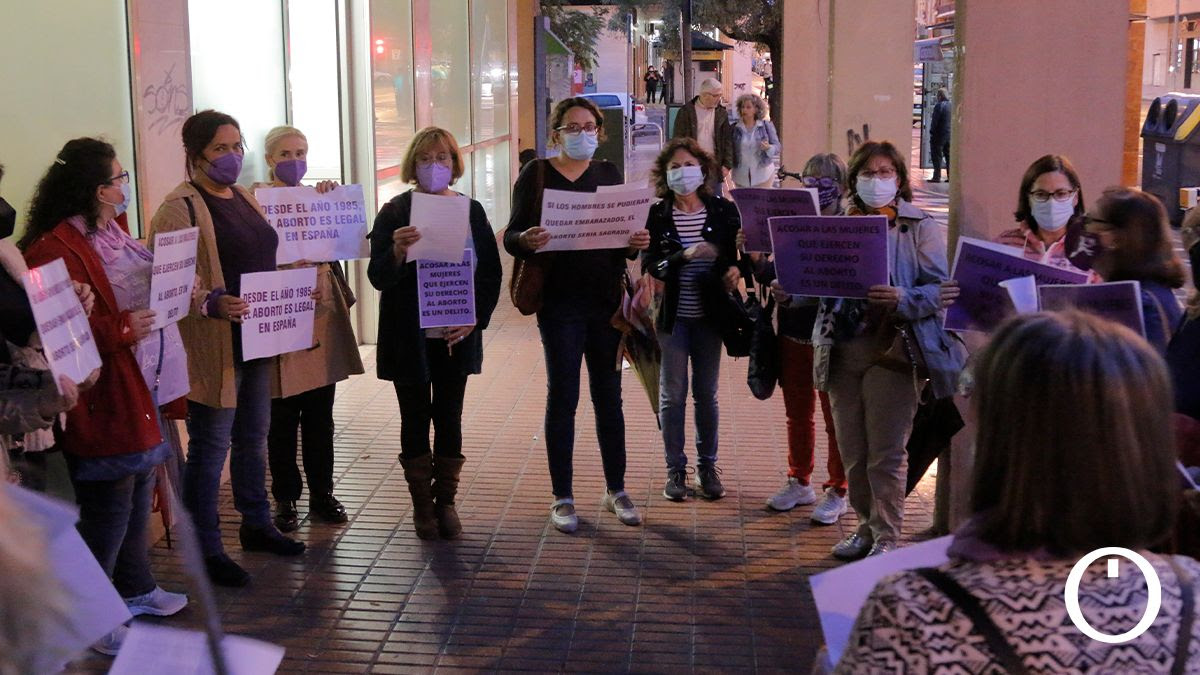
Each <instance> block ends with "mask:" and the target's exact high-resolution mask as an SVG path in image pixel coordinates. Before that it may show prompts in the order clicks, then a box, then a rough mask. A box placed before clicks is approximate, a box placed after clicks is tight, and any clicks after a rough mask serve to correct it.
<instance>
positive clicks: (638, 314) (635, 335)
mask: <svg viewBox="0 0 1200 675" xmlns="http://www.w3.org/2000/svg"><path fill="white" fill-rule="evenodd" d="M623 285H624V287H625V292H624V293H623V294H622V298H621V308H620V309H618V310H617V313H616V314H615V315H614V316H613V319H612V324H613V326H614V327H615V328H616V329H617V330H619V331H621V334H622V335H621V346H620V347H619V348H618V350H617V355H618V356H617V358H618V359H620V358H624V359H625V360H626V361H628V362H629V366H630V367H631V368H633V372H634V374H635V375H637V378H638V381H639V382H641V383H642V389H644V390H645V391H646V397H647V398H649V399H650V409H651V410H653V411H654V418H655V419H656V420H658V374H659V371H660V370H661V369H662V350H661V349H659V346H658V339H657V337H656V336H655V334H654V318H653V316H654V306H656V304H657V303H656V298H657V297H658V295H659V287H660V285H661V283H660V282H658V281H657V280H656V279H653V278H652V277H647V276H643V277H642V278H641V279H639V280H638V281H637V283H634V282H632V281H631V280H630V278H629V275H628V274H626V275H625V283H624V284H623ZM618 366H619V364H618ZM658 425H659V428H660V429H661V428H662V421H661V420H658Z"/></svg>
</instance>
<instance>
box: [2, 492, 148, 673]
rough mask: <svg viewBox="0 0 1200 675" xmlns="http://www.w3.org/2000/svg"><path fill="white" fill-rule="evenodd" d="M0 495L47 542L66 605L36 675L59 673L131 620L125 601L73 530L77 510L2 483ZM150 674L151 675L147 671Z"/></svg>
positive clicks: (48, 552) (48, 641) (49, 558)
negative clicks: (71, 660) (26, 517)
mask: <svg viewBox="0 0 1200 675" xmlns="http://www.w3.org/2000/svg"><path fill="white" fill-rule="evenodd" d="M0 490H5V491H6V494H7V496H8V497H9V498H10V499H12V500H13V502H14V503H16V505H17V507H18V508H20V509H21V510H22V511H24V512H25V513H26V514H28V521H29V522H31V523H34V525H35V526H36V527H37V528H38V529H39V530H40V531H41V532H42V534H43V536H44V537H45V540H46V557H47V559H48V561H49V564H50V566H51V568H52V569H53V570H54V577H55V579H57V580H58V582H59V584H60V588H61V589H62V592H63V595H64V598H65V600H66V608H67V611H66V614H65V615H64V616H63V617H61V618H62V619H63V621H61V622H56V623H55V625H54V626H53V627H52V628H51V630H50V634H49V635H47V637H46V640H45V644H46V645H47V646H53V649H48V650H47V651H46V652H45V653H44V654H42V655H41V660H40V661H39V663H38V664H37V665H38V667H37V669H36V672H39V673H56V672H58V671H60V670H62V668H63V666H65V665H66V662H67V661H68V660H69V659H71V658H73V657H74V656H75V655H76V654H78V653H79V652H82V651H83V650H85V649H87V648H88V646H90V645H91V644H92V643H94V642H96V641H97V640H99V639H100V638H102V637H104V636H105V635H108V633H109V632H111V631H112V630H113V629H114V628H116V627H117V626H118V625H120V624H122V623H124V622H126V621H128V620H129V619H131V618H132V616H131V615H130V613H129V608H128V607H126V606H125V601H124V600H122V599H121V596H120V595H119V594H118V593H117V589H115V588H113V585H112V582H110V581H109V579H108V575H107V574H105V573H104V570H103V569H102V568H101V567H100V563H98V562H96V558H95V556H93V555H92V552H91V550H90V549H88V547H87V544H85V543H84V541H83V538H82V537H80V536H79V532H78V531H77V530H76V529H75V522H76V521H78V520H79V512H78V511H77V510H76V509H75V507H73V506H70V505H68V504H66V503H65V502H60V501H57V500H54V499H51V498H49V497H46V496H45V495H42V494H38V493H36V492H32V491H30V490H26V489H24V488H21V487H17V486H15V485H6V484H3V483H0ZM143 672H148V671H143Z"/></svg>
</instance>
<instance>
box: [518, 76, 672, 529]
mask: <svg viewBox="0 0 1200 675" xmlns="http://www.w3.org/2000/svg"><path fill="white" fill-rule="evenodd" d="M550 129H551V133H550V145H551V146H553V147H555V148H558V150H559V152H558V155H557V156H556V157H554V158H553V159H549V160H545V159H540V160H534V161H532V162H530V163H529V164H528V165H527V166H526V167H525V170H524V171H522V172H521V175H520V176H518V177H517V182H516V184H515V185H514V186H513V199H512V205H513V206H512V215H511V217H510V218H509V221H508V228H507V229H506V230H505V231H504V248H505V250H507V251H508V252H509V253H511V254H512V255H513V256H515V257H516V258H518V259H521V260H534V259H535V258H534V256H545V257H539V258H537V259H536V260H537V263H539V264H540V266H541V267H542V268H543V269H544V270H545V284H544V287H543V290H542V293H541V297H540V299H539V300H540V309H539V310H538V312H537V320H538V330H539V331H540V332H541V335H542V348H543V350H544V351H545V353H546V386H547V394H546V429H545V433H546V456H547V460H548V461H549V464H550V482H551V486H552V490H553V491H554V502H553V503H552V504H551V506H550V521H551V522H552V523H553V524H554V527H555V528H557V529H558V530H559V531H560V532H567V533H570V532H574V531H575V530H576V528H578V527H579V518H578V516H576V515H575V499H574V493H573V491H572V487H571V479H572V455H573V454H574V450H575V409H576V408H577V407H578V405H579V368H580V363H581V362H583V361H586V362H587V368H588V380H589V382H590V384H591V390H592V405H593V407H594V408H595V411H596V436H597V438H598V440H599V444H600V457H601V461H602V462H603V465H604V483H605V485H606V487H607V488H608V490H607V492H606V493H605V495H604V506H605V508H606V509H608V510H609V511H611V512H613V513H614V514H616V516H617V518H618V519H619V520H620V521H621V522H622V523H625V524H626V525H638V524H640V523H641V522H642V517H641V514H639V513H638V511H637V507H636V506H634V504H633V500H632V499H630V497H629V495H628V494H627V493H626V492H625V413H624V411H622V410H621V372H620V370H618V369H617V367H616V365H617V363H618V361H617V350H618V349H619V347H620V343H621V333H620V331H618V330H617V329H616V328H613V326H612V323H611V320H612V317H613V314H614V313H615V312H616V311H617V307H618V306H619V305H620V303H621V293H622V287H621V279H622V277H623V275H624V274H625V261H626V257H627V256H628V257H633V256H634V255H636V253H637V251H638V250H645V248H646V247H647V246H648V245H649V244H650V234H649V233H648V232H646V231H644V230H639V231H638V232H636V233H634V234H633V236H631V237H630V239H629V248H628V249H598V250H583V251H558V252H554V253H541V254H539V253H538V250H539V249H541V248H542V247H544V246H546V245H547V244H548V243H549V242H550V233H549V232H548V231H547V230H546V229H545V228H543V227H541V225H540V222H541V211H542V196H543V195H542V193H543V190H546V189H552V190H567V191H571V192H595V191H596V188H597V187H600V186H605V185H619V184H621V183H623V182H624V176H622V175H621V171H620V169H618V168H617V167H616V166H614V165H613V164H611V163H609V162H605V161H594V160H593V159H592V155H593V154H594V153H595V152H596V147H597V146H598V145H599V143H600V141H601V140H603V138H604V136H603V134H604V116H603V115H601V114H600V110H599V109H598V108H597V107H596V105H595V104H594V103H592V102H591V101H589V100H587V99H586V98H569V99H565V100H563V101H559V102H558V105H556V106H555V107H554V112H553V113H552V114H551V116H550Z"/></svg>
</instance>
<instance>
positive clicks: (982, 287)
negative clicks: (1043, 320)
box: [946, 237, 1088, 332]
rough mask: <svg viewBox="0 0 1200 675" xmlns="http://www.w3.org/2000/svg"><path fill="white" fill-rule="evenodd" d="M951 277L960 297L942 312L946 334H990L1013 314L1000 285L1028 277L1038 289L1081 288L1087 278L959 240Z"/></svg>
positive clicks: (1000, 247)
mask: <svg viewBox="0 0 1200 675" xmlns="http://www.w3.org/2000/svg"><path fill="white" fill-rule="evenodd" d="M951 276H952V277H953V278H954V279H955V280H956V281H958V285H959V288H960V289H961V294H960V295H959V297H958V300H957V301H955V303H954V304H953V305H951V306H950V308H949V309H948V310H946V330H975V331H985V332H986V331H990V330H992V329H993V328H995V327H996V326H997V325H999V323H1000V322H1001V321H1003V320H1004V319H1006V318H1007V317H1009V316H1011V315H1012V314H1014V313H1015V312H1016V310H1015V309H1014V307H1013V305H1012V302H1011V301H1010V300H1009V298H1008V291H1006V290H1005V289H1004V288H1002V287H1001V286H1000V282H1001V281H1006V280H1008V279H1014V278H1017V277H1029V276H1032V277H1034V279H1036V280H1037V283H1038V285H1046V284H1072V285H1073V284H1082V283H1086V282H1087V278H1088V276H1087V274H1086V273H1084V272H1078V271H1075V270H1070V269H1063V268H1059V267H1054V266H1052V265H1043V264H1042V263H1039V262H1034V261H1032V260H1027V259H1025V257H1023V256H1022V255H1021V252H1020V251H1019V250H1017V249H1014V248H1012V247H1009V246H1003V245H1001V244H993V243H992V242H990V241H983V240H981V239H971V238H970V237H960V238H959V240H958V250H957V252H956V253H955V255H954V271H953V273H952V274H951Z"/></svg>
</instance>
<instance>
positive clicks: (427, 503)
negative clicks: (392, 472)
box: [400, 454, 438, 539]
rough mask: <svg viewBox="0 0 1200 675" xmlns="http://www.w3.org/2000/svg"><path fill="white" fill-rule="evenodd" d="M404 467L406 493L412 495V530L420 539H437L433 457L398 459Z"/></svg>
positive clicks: (430, 455)
mask: <svg viewBox="0 0 1200 675" xmlns="http://www.w3.org/2000/svg"><path fill="white" fill-rule="evenodd" d="M400 466H402V467H404V480H405V481H407V482H408V493H409V494H411V495H412V501H413V511H412V521H413V529H415V530H416V531H417V536H418V537H420V538H422V539H437V538H438V521H437V516H435V515H434V513H433V489H432V482H431V481H432V480H433V455H432V454H429V455H422V456H421V457H417V458H416V459H404V458H401V459H400Z"/></svg>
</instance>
